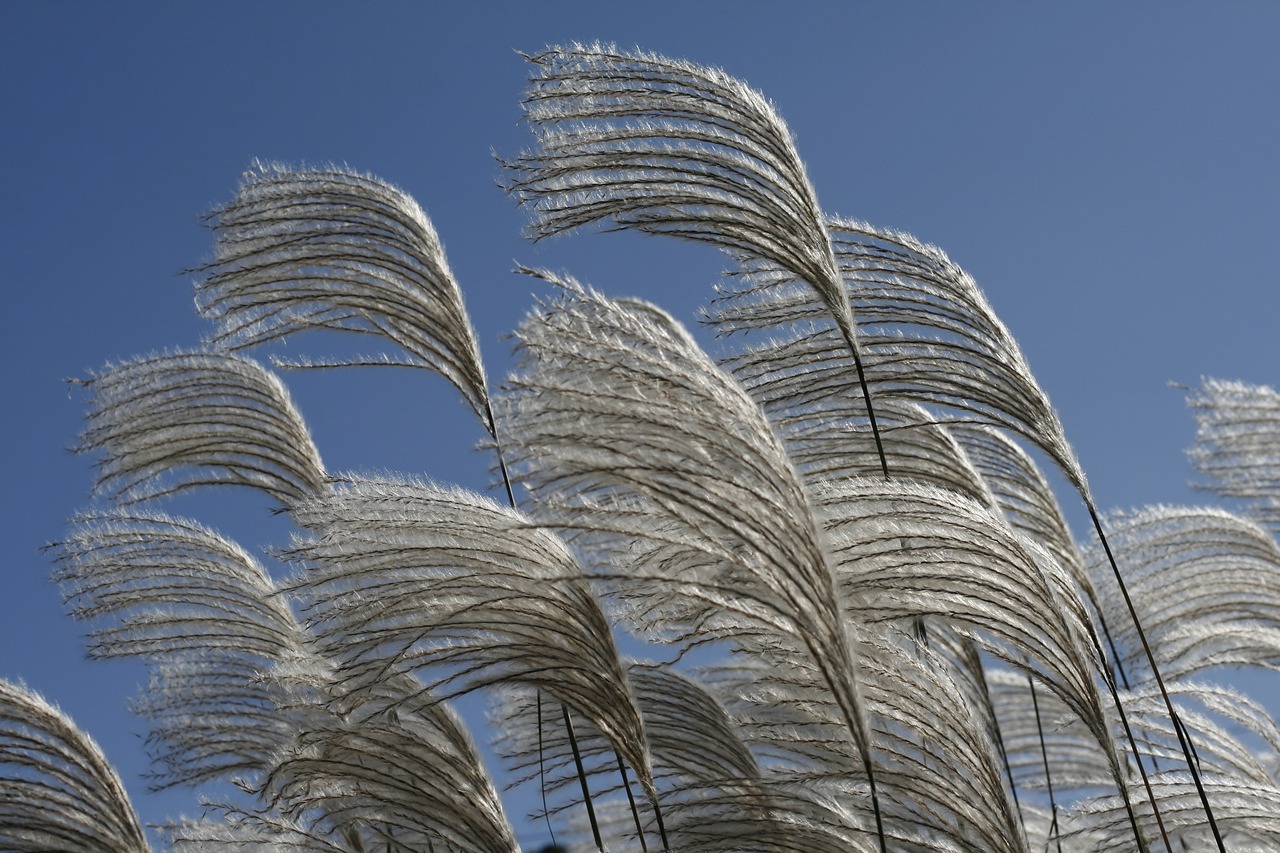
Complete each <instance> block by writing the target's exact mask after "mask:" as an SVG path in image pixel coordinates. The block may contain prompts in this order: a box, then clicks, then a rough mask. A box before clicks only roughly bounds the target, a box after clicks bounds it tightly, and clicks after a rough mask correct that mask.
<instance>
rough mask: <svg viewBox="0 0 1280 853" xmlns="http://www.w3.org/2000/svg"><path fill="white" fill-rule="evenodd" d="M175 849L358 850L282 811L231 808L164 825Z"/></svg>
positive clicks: (207, 852) (222, 852)
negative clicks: (219, 815)
mask: <svg viewBox="0 0 1280 853" xmlns="http://www.w3.org/2000/svg"><path fill="white" fill-rule="evenodd" d="M160 829H161V831H162V832H163V833H164V835H165V837H166V839H167V840H168V842H169V850H170V851H172V853H354V852H353V851H352V849H351V847H350V846H349V845H348V844H345V843H342V842H341V841H338V840H335V839H329V838H325V837H324V836H322V835H318V834H316V833H314V832H311V831H308V830H307V829H306V828H305V827H303V826H302V825H301V824H299V823H298V822H297V821H291V820H288V819H286V818H282V817H279V816H278V815H267V814H255V813H248V812H243V811H238V810H230V811H228V812H227V813H225V814H224V815H223V819H222V820H213V819H211V818H203V819H200V820H187V821H181V822H178V823H171V824H166V825H165V826H162V827H160Z"/></svg>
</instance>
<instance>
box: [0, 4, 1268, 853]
mask: <svg viewBox="0 0 1280 853" xmlns="http://www.w3.org/2000/svg"><path fill="white" fill-rule="evenodd" d="M575 40H576V41H594V40H603V41H608V42H616V43H618V44H619V45H620V46H622V47H632V46H639V47H642V48H645V49H647V50H653V51H657V52H661V53H665V54H667V55H671V56H679V57H684V58H687V59H690V60H693V61H696V62H700V63H703V64H711V65H719V66H721V67H723V68H725V69H726V70H727V71H729V72H730V73H732V74H735V75H736V76H739V77H742V78H744V79H746V80H747V81H749V82H750V83H751V84H752V85H754V86H755V87H757V88H759V89H761V90H762V91H764V92H765V93H766V94H767V95H768V96H769V97H770V98H772V99H773V101H774V102H775V103H776V104H777V105H778V107H779V108H780V110H781V112H782V114H783V115H784V116H785V117H786V118H787V120H788V122H789V123H790V125H791V127H792V129H793V131H794V132H795V134H796V136H797V140H798V146H799V150H800V152H801V155H802V156H803V157H804V158H805V160H806V162H807V164H808V167H809V172H810V177H811V178H812V180H813V182H814V183H815V185H816V187H817V190H818V195H819V199H820V200H821V203H822V205H823V207H824V209H826V210H827V211H829V212H832V213H840V214H844V215H848V216H853V217H857V218H861V219H865V220H868V221H871V222H873V223H876V224H878V225H884V226H891V227H895V228H899V229H903V230H906V231H910V232H912V233H914V234H915V235H917V236H918V237H920V238H922V239H925V240H927V241H930V242H933V243H936V244H938V245H939V246H941V247H942V248H944V249H945V250H946V251H947V252H948V253H949V254H950V255H951V256H952V258H954V259H955V260H956V261H958V262H959V263H960V264H961V265H963V266H964V267H965V268H966V269H968V270H969V271H970V272H971V273H972V274H973V275H974V276H975V277H976V279H977V280H978V282H979V283H980V284H981V285H982V286H983V288H984V290H985V291H986V293H987V294H988V296H989V298H990V300H991V302H992V303H993V304H994V306H995V308H996V310H997V311H998V312H999V313H1000V315H1001V317H1002V318H1003V319H1004V320H1005V322H1006V324H1007V325H1008V326H1009V327H1010V328H1011V329H1012V331H1013V332H1014V334H1015V335H1016V336H1017V338H1018V339H1019V341H1020V342H1021V344H1022V347H1023V349H1024V352H1025V353H1026V355H1027V358H1028V360H1029V362H1030V364H1031V366H1032V369H1033V370H1034V371H1035V373H1036V375H1037V377H1038V379H1039V380H1040V383H1041V385H1042V386H1043V387H1045V389H1046V390H1047V391H1048V392H1049V394H1050V397H1051V398H1052V399H1053V401H1054V402H1055V404H1056V406H1057V407H1058V409H1059V410H1060V412H1061V414H1062V418H1063V421H1064V423H1065V425H1066V429H1067V435H1068V438H1069V439H1070V440H1071V441H1072V442H1073V444H1074V445H1075V448H1076V450H1077V452H1078V454H1079V456H1080V459H1081V461H1082V463H1083V465H1084V467H1085V470H1086V472H1087V473H1088V475H1089V478H1090V482H1091V485H1092V486H1093V490H1094V493H1095V495H1096V497H1097V499H1098V501H1099V503H1100V504H1101V505H1102V506H1104V507H1131V506H1138V505H1143V504H1149V503H1160V502H1164V503H1188V502H1203V501H1205V500H1207V498H1206V497H1205V496H1203V495H1199V494H1196V493H1193V492H1192V491H1191V490H1190V489H1189V488H1188V486H1187V483H1188V481H1189V480H1190V479H1191V477H1192V475H1191V472H1190V469H1189V468H1188V466H1187V463H1186V460H1185V456H1184V450H1185V448H1186V447H1187V446H1189V444H1190V443H1191V440H1192V437H1193V435H1194V424H1193V421H1192V418H1191V416H1190V414H1189V413H1188V411H1187V410H1186V408H1185V405H1184V402H1183V397H1182V394H1181V393H1180V392H1178V391H1176V390H1173V389H1171V388H1169V387H1168V383H1169V382H1170V381H1176V382H1183V383H1188V384H1194V383H1196V382H1198V380H1199V377H1201V376H1202V375H1204V376H1215V377H1220V378H1238V379H1243V380H1247V381H1252V382H1260V383H1268V384H1274V383H1275V382H1276V381H1277V380H1278V379H1280V334H1277V324H1278V321H1280V281H1278V280H1277V271H1276V270H1277V267H1276V264H1275V251H1276V245H1277V238H1278V237H1280V160H1278V158H1277V152H1278V151H1280V98H1277V93H1278V92H1280V53H1277V51H1276V49H1275V45H1276V44H1277V42H1278V41H1280V5H1277V4H1271V3H1262V2H1257V3H1224V4H1188V3H1160V4H1157V3H1129V4H1109V3H1107V4H1104V3H1075V4H1013V3H983V4H963V5H962V4H935V3H913V2H907V3H896V4H863V3H807V4H794V5H792V6H789V7H788V8H787V9H786V11H782V8H781V5H774V4H770V3H763V2H735V3H721V2H714V1H713V0H703V2H687V0H686V2H652V0H651V2H646V3H632V4H614V3H600V2H590V3H570V2H545V3H537V4H533V3H488V4H485V3H473V4H461V3H459V4H443V3H441V4H394V3H388V4H360V5H358V6H357V5H355V4H352V5H338V4H333V3H323V2H321V3H305V4H303V3H271V4H257V3H253V4H250V3H218V4H212V3H210V4H188V3H182V4H140V3H118V4H88V3H83V4H80V3H39V4H37V3H19V2H10V3H5V4H0V81H3V82H2V83H0V153H2V154H3V156H2V157H0V170H2V171H3V183H0V187H3V190H2V191H0V282H2V283H3V286H4V292H5V295H6V298H7V300H8V301H7V303H6V307H5V310H4V311H3V313H2V315H0V322H2V323H3V329H2V331H3V334H2V335H0V346H3V353H4V358H3V372H2V373H0V380H2V381H3V390H4V399H6V400H7V401H9V402H8V404H7V406H6V411H7V412H8V414H7V415H5V416H4V418H3V422H2V423H3V427H2V429H3V431H4V436H3V438H4V441H3V442H2V443H0V446H2V447H3V448H4V450H3V453H4V460H3V461H4V469H3V470H4V471H5V476H6V481H7V482H8V487H7V488H6V489H5V490H4V492H3V497H2V498H0V500H3V501H4V512H3V516H2V517H3V518H4V520H5V522H4V536H3V538H2V539H0V546H2V547H3V549H4V563H3V565H4V571H5V575H4V577H5V581H4V587H3V590H4V595H3V596H0V676H3V677H7V678H24V679H25V680H26V681H27V682H28V683H29V684H30V685H31V686H33V687H35V688H36V689H38V690H40V691H42V692H43V693H44V694H45V695H46V696H48V697H49V698H51V699H53V700H54V701H56V702H58V703H59V704H60V705H61V706H62V707H63V708H64V709H65V710H67V711H68V712H70V713H71V714H72V715H73V716H74V717H75V718H76V720H77V721H78V722H79V723H80V724H81V725H82V726H83V727H84V728H86V729H88V730H90V731H91V732H92V733H93V734H94V735H95V736H96V737H97V738H98V739H99V741H100V743H101V744H102V746H103V747H104V749H105V750H106V752H107V754H108V755H109V756H110V757H111V759H112V760H113V761H115V762H116V763H117V764H118V765H119V766H120V767H121V768H122V769H123V771H124V773H125V777H126V783H127V784H128V786H129V788H130V790H131V792H133V793H134V795H135V797H136V798H137V800H138V803H139V806H140V808H141V810H142V812H143V815H144V818H145V819H147V820H151V821H155V820H160V819H162V818H163V817H164V816H165V815H166V814H173V813H176V812H178V811H181V810H184V809H185V810H186V811H188V812H191V811H192V810H193V809H194V802H193V801H192V799H191V798H190V797H189V795H187V794H185V793H181V792H180V793H177V794H171V795H166V796H165V797H152V796H149V795H145V793H144V792H145V782H144V781H143V780H141V779H140V778H139V776H138V774H139V773H140V772H141V770H142V769H143V767H144V764H143V761H142V757H141V753H140V750H139V738H138V733H139V732H140V731H141V726H140V724H139V723H138V721H136V720H135V719H133V718H132V717H130V716H129V715H128V713H127V710H126V707H125V704H126V701H127V698H128V696H129V695H130V694H131V693H133V691H134V690H135V688H136V686H137V685H138V684H139V683H140V680H141V679H142V677H143V676H142V673H141V670H139V669H135V668H132V667H130V666H127V665H123V664H114V663H110V664H108V663H97V664H86V663H84V662H83V651H82V645H81V639H80V629H79V627H78V626H77V625H75V624H73V623H72V622H71V621H70V620H69V619H68V618H67V617H66V616H65V615H64V614H63V610H62V606H61V603H60V600H59V598H58V595H57V591H56V589H55V588H54V587H53V586H52V585H51V584H50V583H49V582H48V580H47V577H48V573H49V568H50V567H49V563H48V561H47V559H46V558H45V556H44V555H43V554H42V553H41V552H40V551H39V548H40V546H41V545H42V544H43V543H45V542H47V541H49V540H52V539H55V538H57V537H58V536H59V535H60V534H61V532H62V530H63V523H64V521H65V519H66V518H67V517H68V516H69V515H70V514H71V513H72V512H74V511H75V510H77V509H79V508H83V507H84V506H86V505H87V502H88V500H89V483H90V465H91V462H90V460H89V459H85V458H79V457H75V456H73V455H71V454H69V453H68V452H67V451H66V448H67V447H68V446H69V445H70V444H72V443H73V442H74V440H75V436H76V434H77V431H78V429H79V423H80V418H81V415H82V413H83V404H82V401H81V400H80V399H78V398H77V396H76V395H75V394H74V393H73V394H70V395H69V394H68V390H67V387H66V386H65V385H64V383H63V382H62V380H63V379H64V378H67V377H76V376H83V375H85V373H86V372H88V371H90V370H93V369H95V368H99V367H101V366H102V365H103V364H104V363H106V362H107V361H109V360H112V359H119V358H125V357H128V356H131V355H134V354H140V353H144V352H151V351H155V350H161V349H165V348H173V347H184V346H192V345H195V344H196V343H197V342H198V341H199V339H200V336H201V334H202V333H204V331H206V329H205V326H204V325H203V323H202V322H201V321H200V320H199V319H198V318H197V317H196V316H195V312H194V308H193V304H192V299H191V289H190V276H188V275H185V274H183V273H182V270H184V269H187V268H190V267H192V266H194V265H195V264H198V263H199V262H200V261H201V260H202V259H204V258H205V257H207V256H208V254H209V252H210V249H211V240H210V236H209V234H208V232H207V231H205V230H204V229H203V227H202V226H201V223H200V219H199V217H200V214H202V213H204V212H206V211H207V210H208V209H210V208H211V207H212V206H213V205H215V204H217V203H218V202H220V201H222V200H225V199H227V198H228V197H229V196H230V194H231V193H232V192H233V190H234V188H235V186H236V183H237V181H238V176H239V174H240V172H241V171H242V170H243V169H245V168H246V166H248V165H249V163H250V162H251V161H252V160H253V159H254V158H261V159H264V160H278V161H283V162H288V163H293V164H299V163H309V164H323V163H328V162H338V163H346V164H349V165H351V166H354V167H357V168H360V169H363V170H367V171H370V172H373V173H375V174H377V175H379V176H381V177H383V178H385V179H387V180H389V181H392V182H394V183H396V184H399V185H400V186H402V187H404V188H405V189H407V190H408V191H409V192H410V193H412V194H413V195H414V196H415V197H416V198H417V199H418V200H419V202H421V204H422V205H423V206H424V208H425V209H426V210H427V212H428V214H429V215H430V216H431V217H432V219H433V221H434V223H435V225H436V227H437V229H438V231H439V232H440V234H441V237H442V238H443V240H444V243H445V247H446V250H447V252H448V256H449V259H450V262H451V264H452V266H453V268H454V272H455V273H456V274H457V276H458V279H459V280H460V282H461V284H462V287H463V290H464V292H465V294H466V298H467V302H468V306H469V308H470V309H471V311H472V313H473V317H474V320H475V323H476V326H477V328H478V330H479V333H480V339H481V345H482V349H483V351H484V354H485V358H486V361H487V364H488V367H489V371H490V374H491V376H492V377H493V378H495V379H497V378H500V377H501V376H502V375H503V373H505V371H506V369H507V366H508V356H509V351H510V345H509V343H508V342H507V341H504V340H503V338H502V335H503V333H504V332H506V331H507V330H509V329H511V328H512V327H513V326H514V325H515V324H516V323H517V322H518V321H519V319H520V317H521V316H522V315H523V314H524V312H525V311H526V310H527V309H528V307H529V306H530V304H531V288H533V287H534V285H533V284H532V283H531V281H530V280H529V279H527V278H524V277H521V276H516V275H513V274H512V273H511V270H512V268H513V266H514V264H515V262H516V261H519V262H521V263H524V264H528V265H533V266H546V267H550V268H552V269H556V270H563V271H566V272H569V273H572V274H574V275H576V276H577V277H579V278H581V279H583V280H586V281H589V282H591V283H593V284H595V285H596V286H598V287H600V288H601V289H603V290H605V291H607V292H610V293H616V294H620V295H621V294H628V295H639V296H644V297H646V298H648V299H651V300H653V301H655V302H657V303H659V304H662V305H664V306H666V307H668V308H669V309H671V310H672V311H673V312H674V313H675V314H676V315H677V316H679V317H680V318H681V319H683V320H685V321H686V322H689V323H692V322H693V312H694V311H695V310H696V308H697V306H699V305H700V304H702V302H703V301H705V300H706V299H707V298H708V296H709V295H710V292H711V290H710V288H711V284H712V283H713V282H714V281H715V280H716V277H717V274H718V272H719V271H720V270H721V269H722V267H723V266H724V264H723V262H722V260H721V258H720V257H719V256H718V255H716V254H715V252H714V251H712V250H710V249H707V248H705V247H698V246H684V245H673V244H672V243H671V242H670V241H658V240H654V239H643V238H638V237H634V236H632V235H596V234H584V235H579V236H575V237H569V238H563V239H559V240H555V241H552V242H549V243H546V244H541V245H538V246H534V245H532V244H530V243H528V242H527V241H523V240H522V239H521V228H522V225H523V224H524V222H525V216H524V214H523V213H522V212H521V211H520V210H518V209H517V208H516V207H515V205H514V204H513V203H512V202H511V201H510V200H509V199H507V198H506V197H505V196H504V195H503V193H502V192H501V191H500V190H499V189H498V188H497V187H496V183H495V182H496V179H497V177H498V168H497V166H496V164H495V161H494V158H493V155H494V153H498V154H506V155H510V154H514V153H516V152H518V151H519V149H520V148H521V147H523V146H525V145H527V144H529V137H528V133H527V131H526V130H525V129H524V128H523V127H521V126H520V124H519V121H518V119H519V109H518V106H517V104H518V100H519V97H520V94H521V92H522V89H523V85H524V76H525V69H524V67H523V66H524V61H523V60H522V59H521V58H520V56H519V55H518V54H517V52H516V51H536V50H538V49H540V48H541V47H543V46H546V45H548V44H556V43H566V42H571V41H575ZM307 351H308V352H323V347H322V346H321V345H317V346H315V347H313V348H311V349H308V350H307ZM286 378H287V381H289V383H290V387H291V388H292V389H293V391H294V394H295V397H296V399H297V402H298V404H299V406H300V408H301V410H302V412H303V415H304V416H305V417H306V418H307V420H308V422H309V423H310V425H311V427H312V429H313V431H314V433H315V435H316V440H317V443H318V445H319V447H320V451H321V453H322V455H323V456H324V458H325V462H326V465H327V467H328V468H329V469H330V470H333V471H341V470H349V469H364V470H369V469H388V468H389V469H394V470H401V471H412V472H418V473H422V474H425V475H426V476H429V477H432V478H435V479H439V480H443V481H450V482H460V483H463V484H466V485H470V486H473V487H477V488H478V487H482V486H484V485H485V484H486V483H487V480H488V477H487V470H486V460H485V459H484V458H483V457H481V456H479V455H477V454H475V453H473V452H472V450H471V448H472V445H473V444H474V443H475V442H476V441H477V440H478V439H479V438H480V430H479V427H478V424H476V423H475V422H473V421H472V420H471V417H470V415H469V414H468V412H467V411H466V409H465V408H464V407H463V406H462V405H460V404H459V403H458V401H457V400H455V399H454V395H453V393H452V391H451V389H449V388H448V387H447V386H445V384H444V383H443V382H440V381H435V380H433V379H430V378H424V377H420V376H410V375H406V374H401V373H388V374H387V375H378V376H373V375H371V374H363V373H362V374H358V375H356V374H353V375H345V376H344V375H335V374H329V375H323V376H316V375H308V376H299V377H286ZM170 509H172V510H173V511H175V512H188V513H191V514H195V515H198V517H199V518H200V519H201V520H203V521H205V522H207V523H209V524H212V525H214V526H216V527H218V528H220V529H222V530H224V531H226V532H227V533H229V534H231V535H232V536H234V537H236V538H239V539H241V541H243V542H244V544H246V545H249V546H251V547H252V546H261V545H267V544H271V543H279V542H280V541H282V538H283V537H284V536H285V535H287V528H286V527H284V526H283V525H282V523H281V522H280V521H271V520H269V519H268V520H265V521H264V518H265V516H266V509H267V507H266V504H265V503H262V502H258V501H257V500H256V499H255V498H252V497H248V496H246V495H243V494H235V495H215V496H207V497H202V498H200V499H199V500H198V501H187V502H182V501H180V502H177V503H176V504H175V505H173V506H172V507H170ZM1074 518H1076V519H1079V518H1080V516H1079V514H1078V513H1077V514H1076V515H1075V516H1074ZM1076 529H1077V533H1078V534H1079V535H1083V534H1084V533H1086V532H1087V531H1086V530H1085V528H1084V527H1083V525H1082V524H1080V523H1079V522H1078V521H1077V523H1076ZM1244 683H1246V684H1247V685H1249V687H1250V689H1254V690H1256V691H1258V692H1259V695H1262V696H1266V697H1268V701H1270V702H1271V703H1272V707H1278V708H1280V690H1278V689H1277V688H1276V681H1275V679H1274V677H1270V676H1268V677H1265V678H1252V679H1250V680H1249V681H1247V682H1244ZM532 840H534V839H531V841H532Z"/></svg>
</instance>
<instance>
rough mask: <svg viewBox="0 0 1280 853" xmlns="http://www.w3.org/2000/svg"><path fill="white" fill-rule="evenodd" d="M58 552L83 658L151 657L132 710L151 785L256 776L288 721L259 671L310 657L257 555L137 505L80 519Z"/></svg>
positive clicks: (60, 573) (61, 580)
mask: <svg viewBox="0 0 1280 853" xmlns="http://www.w3.org/2000/svg"><path fill="white" fill-rule="evenodd" d="M55 553H56V554H57V568H56V570H55V572H54V579H55V580H57V581H58V582H59V583H60V584H61V586H62V590H63V596H64V598H65V599H66V601H67V603H68V605H69V606H70V607H71V610H72V613H73V615H75V616H76V618H78V619H82V620H85V621H87V622H89V623H90V625H91V626H92V627H91V630H90V633H89V654H90V656H91V657H97V658H115V657H135V658H140V659H142V660H144V661H146V662H147V663H148V664H149V668H150V676H151V677H150V681H149V683H148V685H147V687H146V688H145V689H144V690H143V691H142V692H141V694H140V695H139V697H138V699H137V700H136V703H135V706H134V710H135V711H136V712H137V713H139V714H140V715H142V716H143V717H145V718H147V719H149V720H150V722H151V733H150V735H149V736H148V738H147V746H148V749H149V751H150V752H151V755H152V759H153V765H154V768H155V769H154V771H153V774H154V777H153V779H154V782H155V784H157V785H158V786H169V785H175V784H185V785H195V784H199V783H201V782H205V781H208V780H211V779H223V780H228V779H231V778H235V777H239V776H243V775H245V774H254V773H260V772H262V771H263V770H264V768H265V767H266V766H267V765H268V764H269V762H270V757H271V755H272V754H273V753H274V752H275V750H277V749H279V748H280V746H281V745H282V744H283V743H284V741H285V740H286V739H287V737H288V736H289V734H290V732H291V730H292V726H293V721H292V720H291V719H290V718H289V716H288V715H287V714H284V713H282V712H281V711H280V709H279V708H278V707H277V706H276V702H275V696H274V695H273V692H272V688H271V685H270V679H269V678H268V677H266V676H264V673H267V672H271V671H272V670H274V669H275V668H276V667H277V666H280V665H285V664H288V663H290V662H292V661H296V660H298V659H301V658H305V657H306V656H307V655H308V654H309V653H308V651H307V649H308V642H307V637H306V636H305V632H304V631H303V630H302V628H301V627H300V626H299V625H298V624H297V621H296V620H295V618H294V616H293V613H292V612H291V611H290V609H289V607H288V605H287V604H286V602H285V601H284V599H283V598H282V597H280V596H279V594H278V592H279V591H278V590H277V588H276V586H275V584H274V582H273V581H272V580H271V578H270V577H269V576H268V575H267V573H266V571H265V569H263V567H262V566H261V565H260V564H259V563H258V561H257V560H255V559H254V558H253V557H252V556H250V555H249V554H248V553H247V552H245V551H244V550H243V549H241V548H240V547H239V546H237V545H236V544H235V543H233V542H231V541H229V540H227V539H225V538H223V537H221V536H219V535H218V534H216V533H214V532H213V531H211V530H209V529H207V528H205V527H203V526H201V525H199V524H196V523H194V522H190V521H185V520H182V519H177V518H172V517H170V516H167V515H163V514H160V513H154V512H140V511H135V510H112V511H107V512H102V513H98V514H93V515H81V516H78V517H77V518H75V519H74V520H73V521H72V527H71V535H70V536H69V537H68V538H67V540H66V541H64V542H60V543H57V545H56V546H55Z"/></svg>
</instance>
